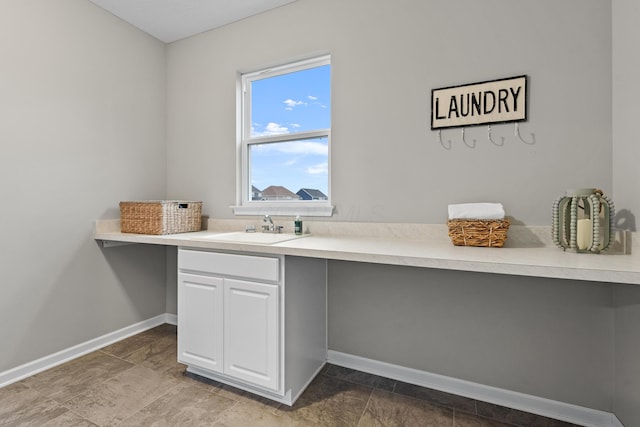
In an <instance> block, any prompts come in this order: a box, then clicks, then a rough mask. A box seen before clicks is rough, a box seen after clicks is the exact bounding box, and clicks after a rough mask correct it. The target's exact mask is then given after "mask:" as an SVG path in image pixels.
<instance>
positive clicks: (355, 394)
mask: <svg viewBox="0 0 640 427" xmlns="http://www.w3.org/2000/svg"><path fill="white" fill-rule="evenodd" d="M176 352H177V349H176V327H175V326H172V325H162V326H159V327H157V328H154V329H151V330H148V331H146V332H143V333H141V334H138V335H135V336H133V337H130V338H128V339H125V340H123V341H120V342H117V343H115V344H112V345H110V346H107V347H105V348H103V349H101V350H99V351H95V352H93V353H90V354H88V355H86V356H83V357H80V358H78V359H76V360H73V361H71V362H68V363H66V364H63V365H61V366H58V367H55V368H52V369H50V370H48V371H45V372H42V373H40V374H37V375H34V376H32V377H30V378H27V379H25V380H23V381H20V382H17V383H14V384H11V385H9V386H6V387H4V388H1V389H0V426H11V427H14V426H38V427H40V426H65V427H67V426H70V427H75V426H96V425H97V426H234V427H236V426H323V427H329V426H341V427H342V426H358V427H362V426H457V427H462V426H465V427H485V426H486V427H499V426H523V427H533V426H540V427H555V426H571V424H567V423H564V422H560V421H555V420H551V419H549V418H544V417H539V416H535V415H531V414H527V413H524V412H520V411H515V410H511V409H507V408H504V407H499V406H496V405H492V404H488V403H483V402H480V401H475V400H472V399H467V398H463V397H460V396H455V395H451V394H447V393H442V392H438V391H435V390H430V389H426V388H423V387H418V386H414V385H411V384H406V383H402V382H398V381H394V380H390V379H387V378H382V377H378V376H375V375H370V374H366V373H363V372H359V371H354V370H352V369H347V368H342V367H338V366H335V365H327V366H326V367H325V368H324V370H323V371H322V373H321V374H320V375H318V376H317V377H316V379H315V380H314V381H313V382H312V384H311V385H310V386H309V388H308V389H307V390H306V391H305V393H304V394H303V395H302V396H301V397H300V399H298V401H297V402H296V404H295V405H294V406H293V407H288V406H286V405H280V404H278V403H275V402H272V401H269V400H266V399H263V398H260V397H256V396H253V395H250V394H248V393H245V392H242V391H240V390H237V389H235V388H233V387H229V386H226V385H223V384H220V383H217V382H214V381H211V380H207V379H203V378H199V377H196V376H194V375H192V374H188V373H185V372H184V365H181V364H179V363H177V362H176Z"/></svg>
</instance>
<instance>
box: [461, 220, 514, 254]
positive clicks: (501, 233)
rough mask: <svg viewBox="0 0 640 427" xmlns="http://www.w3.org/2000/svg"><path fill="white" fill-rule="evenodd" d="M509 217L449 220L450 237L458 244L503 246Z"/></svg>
mask: <svg viewBox="0 0 640 427" xmlns="http://www.w3.org/2000/svg"><path fill="white" fill-rule="evenodd" d="M509 225H510V222H509V219H507V218H505V219H500V220H480V219H452V220H449V221H448V226H449V237H450V238H451V243H453V244H454V245H456V246H483V247H491V248H501V247H502V246H503V245H504V242H505V240H507V231H509Z"/></svg>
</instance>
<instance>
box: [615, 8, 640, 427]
mask: <svg viewBox="0 0 640 427" xmlns="http://www.w3.org/2000/svg"><path fill="white" fill-rule="evenodd" d="M611 3H612V10H613V13H612V15H613V50H612V59H613V63H612V69H613V108H612V117H613V138H612V140H613V166H614V167H613V184H614V185H613V188H614V199H615V201H616V204H617V206H618V209H619V210H620V211H621V215H620V216H619V219H618V221H617V225H618V227H620V228H622V229H627V230H632V231H637V227H638V224H637V221H638V215H640V197H639V196H640V190H639V188H638V185H639V184H640V168H638V167H637V162H638V159H640V144H638V126H637V124H638V120H637V118H638V116H639V115H640V103H638V99H640V85H639V84H638V75H640V56H639V55H637V54H629V53H630V52H636V51H637V47H638V45H639V44H640V31H639V30H638V23H637V17H638V16H640V3H638V2H637V1H636V0H615V1H612V2H611ZM614 302H615V309H616V318H615V337H616V340H615V343H616V347H615V366H616V376H615V396H614V410H615V413H616V415H617V416H618V418H619V419H620V420H621V421H622V422H623V423H624V425H626V426H637V425H640V409H639V408H640V366H639V362H638V360H640V358H639V357H638V355H640V332H638V331H639V330H640V328H639V326H640V287H632V286H617V287H616V289H615V292H614Z"/></svg>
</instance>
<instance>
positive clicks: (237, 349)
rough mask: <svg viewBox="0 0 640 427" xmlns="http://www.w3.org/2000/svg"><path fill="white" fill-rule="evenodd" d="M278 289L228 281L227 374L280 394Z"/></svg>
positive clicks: (225, 365)
mask: <svg viewBox="0 0 640 427" xmlns="http://www.w3.org/2000/svg"><path fill="white" fill-rule="evenodd" d="M278 289H279V288H278V286H277V285H270V284H264V283H254V282H246V281H241V280H233V279H225V292H224V299H225V311H224V368H225V369H224V372H225V374H227V375H229V376H233V377H236V378H238V379H241V380H243V381H246V382H249V383H252V384H255V385H258V386H261V387H265V388H269V389H272V390H278V387H279V384H280V382H279V372H280V369H279V368H280V358H279V354H280V333H279V315H278V314H279V303H278Z"/></svg>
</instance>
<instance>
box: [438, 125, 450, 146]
mask: <svg viewBox="0 0 640 427" xmlns="http://www.w3.org/2000/svg"><path fill="white" fill-rule="evenodd" d="M438 139H439V140H440V145H442V148H444V149H445V150H451V140H449V146H446V145H444V142H442V129H438Z"/></svg>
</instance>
